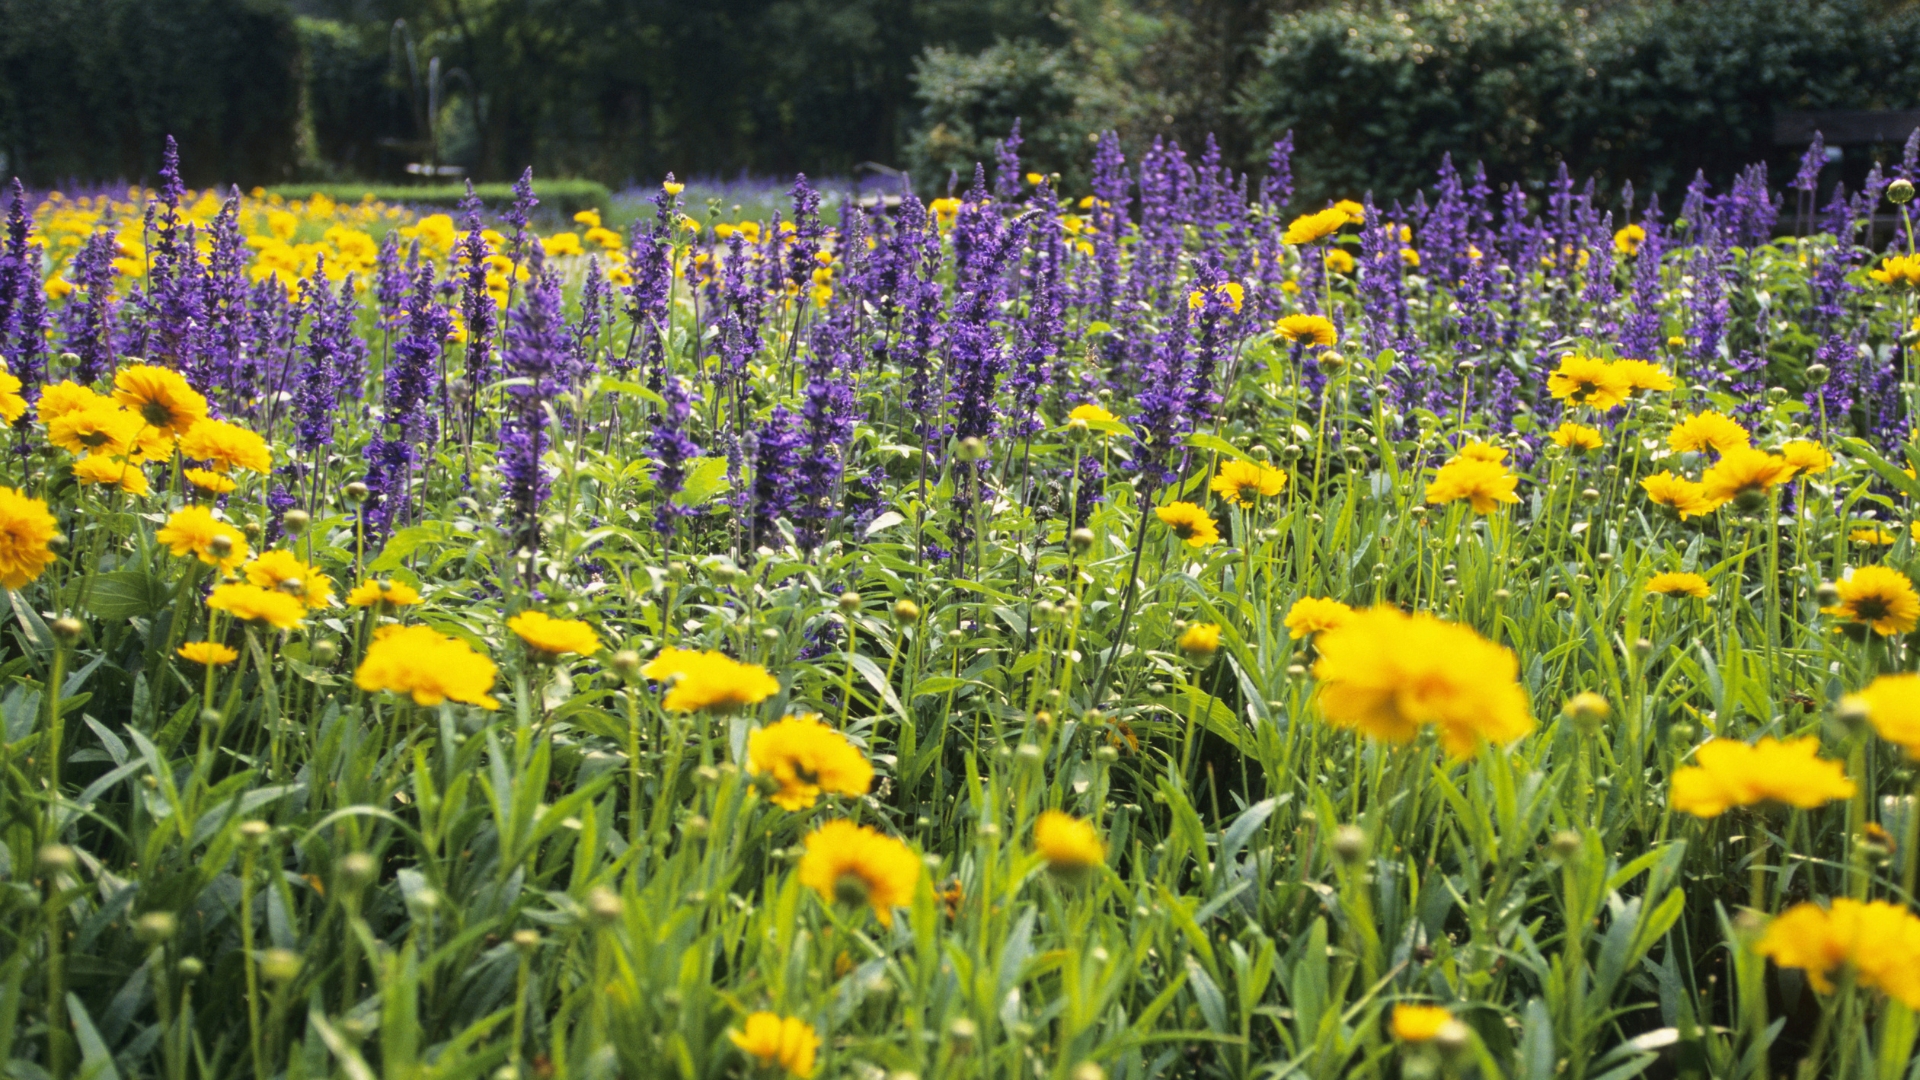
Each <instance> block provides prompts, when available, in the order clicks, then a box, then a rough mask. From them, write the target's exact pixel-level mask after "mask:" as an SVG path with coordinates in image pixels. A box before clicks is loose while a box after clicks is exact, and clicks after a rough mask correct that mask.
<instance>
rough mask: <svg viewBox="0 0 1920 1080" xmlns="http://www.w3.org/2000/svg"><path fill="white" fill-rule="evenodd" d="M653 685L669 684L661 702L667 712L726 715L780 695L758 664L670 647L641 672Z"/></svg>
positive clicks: (661, 651)
mask: <svg viewBox="0 0 1920 1080" xmlns="http://www.w3.org/2000/svg"><path fill="white" fill-rule="evenodd" d="M640 674H642V675H644V676H646V677H647V678H649V679H652V680H654V681H655V682H665V683H668V684H670V685H669V686H668V688H667V696H666V697H665V698H664V699H662V700H661V702H660V704H661V706H662V707H663V708H665V709H667V710H668V711H670V712H727V711H731V710H733V709H738V708H743V707H745V706H748V705H758V704H760V703H761V702H763V701H765V700H767V699H768V698H770V697H772V696H773V695H775V694H777V693H779V692H780V682H779V680H777V679H775V678H774V677H773V676H772V675H769V674H767V669H766V668H763V667H761V666H760V665H758V664H743V663H741V662H739V661H738V660H735V659H733V658H732V657H730V656H728V655H726V654H725V653H721V652H714V651H711V650H710V651H707V652H697V651H695V650H692V649H676V648H673V647H672V646H669V647H667V648H664V649H661V650H660V655H659V656H656V657H654V658H653V659H652V660H651V661H649V662H648V663H647V665H646V666H645V667H643V668H641V669H640Z"/></svg>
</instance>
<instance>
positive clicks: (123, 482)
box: [73, 454, 150, 495]
mask: <svg viewBox="0 0 1920 1080" xmlns="http://www.w3.org/2000/svg"><path fill="white" fill-rule="evenodd" d="M73 478H74V479H75V480H78V481H79V482H81V483H82V484H99V485H102V486H104V487H117V488H119V489H120V490H121V491H124V492H126V493H127V494H129V495H145V494H146V493H147V492H148V490H150V489H149V488H148V487H147V474H146V473H144V472H142V471H141V470H140V466H139V465H137V464H135V463H134V462H133V461H131V460H130V459H128V458H124V457H120V456H118V455H111V454H90V455H88V456H87V457H83V458H81V459H80V460H79V461H76V462H74V463H73Z"/></svg>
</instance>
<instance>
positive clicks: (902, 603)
mask: <svg viewBox="0 0 1920 1080" xmlns="http://www.w3.org/2000/svg"><path fill="white" fill-rule="evenodd" d="M893 619H894V621H895V622H897V623H900V624H902V625H904V626H912V625H913V624H914V623H917V622H919V621H920V605H919V604H916V603H914V602H913V601H911V600H909V599H907V598H906V597H904V596H903V597H901V598H900V599H898V600H895V601H894V602H893Z"/></svg>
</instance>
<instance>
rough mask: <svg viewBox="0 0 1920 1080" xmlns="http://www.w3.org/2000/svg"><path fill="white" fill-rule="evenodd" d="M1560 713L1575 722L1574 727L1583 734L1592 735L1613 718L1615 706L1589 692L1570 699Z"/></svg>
mask: <svg viewBox="0 0 1920 1080" xmlns="http://www.w3.org/2000/svg"><path fill="white" fill-rule="evenodd" d="M1560 712H1561V715H1563V716H1565V717H1566V718H1567V719H1569V720H1571V721H1573V725H1574V726H1575V727H1577V728H1579V729H1580V731H1581V732H1583V733H1584V734H1588V735H1591V734H1593V733H1594V732H1596V731H1599V730H1600V725H1602V724H1604V723H1606V722H1607V721H1608V720H1609V719H1610V718H1612V716H1613V706H1612V705H1611V704H1608V702H1607V699H1606V698H1603V697H1601V696H1600V695H1599V694H1596V693H1593V692H1592V691H1590V690H1589V691H1584V692H1582V693H1578V694H1575V695H1573V696H1572V697H1570V698H1568V699H1567V703H1566V704H1565V705H1563V706H1562V707H1561V709H1560Z"/></svg>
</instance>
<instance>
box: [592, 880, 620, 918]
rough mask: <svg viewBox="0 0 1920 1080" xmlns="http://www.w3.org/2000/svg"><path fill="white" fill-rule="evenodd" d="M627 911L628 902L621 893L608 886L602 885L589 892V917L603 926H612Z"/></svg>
mask: <svg viewBox="0 0 1920 1080" xmlns="http://www.w3.org/2000/svg"><path fill="white" fill-rule="evenodd" d="M625 912H626V903H625V902H624V901H622V900H621V899H620V894H619V893H617V892H614V891H613V890H612V889H609V888H607V887H606V886H604V885H603V886H601V887H599V888H597V889H595V890H593V891H592V892H590V893H588V894H587V917H588V918H591V919H592V920H593V921H594V922H597V923H600V924H601V925H603V926H611V925H612V924H614V923H616V922H619V921H620V916H621V915H623V914H624V913H625Z"/></svg>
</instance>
